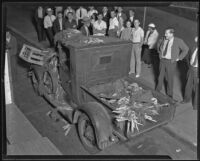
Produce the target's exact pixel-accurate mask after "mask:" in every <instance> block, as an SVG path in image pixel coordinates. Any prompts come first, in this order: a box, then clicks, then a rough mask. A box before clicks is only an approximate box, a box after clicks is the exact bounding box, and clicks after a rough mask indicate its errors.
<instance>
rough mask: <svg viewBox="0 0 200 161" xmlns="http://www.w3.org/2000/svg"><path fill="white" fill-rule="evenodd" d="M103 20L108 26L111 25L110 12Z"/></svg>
mask: <svg viewBox="0 0 200 161" xmlns="http://www.w3.org/2000/svg"><path fill="white" fill-rule="evenodd" d="M102 14H103V13H102ZM102 20H104V21H105V22H106V24H109V20H110V14H109V12H107V13H106V15H105V16H104V15H103V19H102Z"/></svg>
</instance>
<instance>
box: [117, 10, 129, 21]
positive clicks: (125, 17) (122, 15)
mask: <svg viewBox="0 0 200 161" xmlns="http://www.w3.org/2000/svg"><path fill="white" fill-rule="evenodd" d="M118 14H119V13H118ZM118 17H119V16H118V15H117V19H118V20H119V18H118ZM120 17H122V19H123V20H124V22H125V21H126V20H127V16H126V14H125V13H124V12H122V13H121V16H120Z"/></svg>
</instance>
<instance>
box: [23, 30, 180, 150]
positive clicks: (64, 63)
mask: <svg viewBox="0 0 200 161" xmlns="http://www.w3.org/2000/svg"><path fill="white" fill-rule="evenodd" d="M54 41H55V46H56V48H55V49H51V48H49V49H47V50H39V49H37V48H34V47H31V46H28V45H26V44H24V46H23V48H22V50H21V53H20V57H21V58H22V59H23V60H25V61H27V62H29V63H30V64H31V68H30V71H29V75H30V78H31V80H32V84H33V88H34V90H35V91H36V92H37V93H38V95H40V96H42V97H44V98H45V99H46V100H47V101H48V102H49V103H51V104H52V107H53V108H52V109H53V110H54V111H56V112H57V113H59V114H60V115H62V116H63V117H64V118H65V119H66V120H67V122H68V123H69V124H76V125H77V126H76V127H77V131H78V134H79V137H80V140H81V142H82V144H83V146H84V147H85V149H86V150H88V151H89V152H90V153H97V152H99V151H101V150H104V149H105V148H107V147H108V146H111V145H112V144H114V143H117V142H119V141H125V140H128V139H131V138H133V139H134V137H135V136H138V135H140V134H142V133H144V132H147V131H149V130H152V129H154V128H156V127H159V126H162V125H165V124H167V123H168V122H169V121H171V120H172V119H173V117H174V113H175V108H176V105H175V104H174V102H173V100H172V99H171V98H169V97H168V96H166V95H163V94H161V93H159V92H157V91H155V90H153V89H152V88H151V87H149V86H148V85H147V84H146V83H145V81H144V80H143V79H142V78H135V77H130V76H129V75H128V72H129V66H130V58H131V49H132V43H131V42H130V41H124V40H121V39H117V38H112V37H103V36H90V37H86V36H83V35H82V34H81V33H80V32H79V31H78V30H64V31H61V32H59V33H57V34H56V35H55V37H54Z"/></svg>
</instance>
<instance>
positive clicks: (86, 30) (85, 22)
mask: <svg viewBox="0 0 200 161" xmlns="http://www.w3.org/2000/svg"><path fill="white" fill-rule="evenodd" d="M82 22H83V26H82V27H81V29H80V31H81V33H82V34H83V35H85V36H90V31H89V26H90V18H89V17H83V21H82Z"/></svg>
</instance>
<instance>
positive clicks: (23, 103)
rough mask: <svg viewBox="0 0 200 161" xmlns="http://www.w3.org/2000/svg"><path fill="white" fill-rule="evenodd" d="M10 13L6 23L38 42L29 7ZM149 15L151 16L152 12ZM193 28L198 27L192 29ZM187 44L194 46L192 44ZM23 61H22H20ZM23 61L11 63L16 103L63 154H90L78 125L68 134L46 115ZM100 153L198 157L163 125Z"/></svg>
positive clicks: (146, 74) (45, 105) (147, 72)
mask: <svg viewBox="0 0 200 161" xmlns="http://www.w3.org/2000/svg"><path fill="white" fill-rule="evenodd" d="M154 12H156V11H154ZM16 13H17V14H18V17H19V19H18V21H16V20H15V19H16V17H15V16H14V15H15V14H16ZM139 13H142V10H141V11H140V10H138V14H139ZM7 16H8V20H7V21H8V22H7V23H8V24H9V25H11V26H13V27H16V28H17V29H18V30H19V31H21V32H23V33H24V34H25V35H26V36H28V37H30V38H32V39H33V40H34V41H37V35H36V32H35V29H34V27H33V26H32V24H31V22H30V10H29V9H28V8H24V9H23V10H21V8H20V7H15V8H13V7H12V8H9V9H8V15H7ZM148 16H152V15H151V14H149V15H148ZM138 17H139V16H138ZM154 18H155V17H154ZM157 18H158V17H157ZM148 21H149V20H148ZM175 21H176V20H175ZM22 24H23V25H22ZM19 26H21V27H22V28H21V27H19ZM23 26H24V27H23ZM192 26H193V25H192ZM194 28H195V27H194ZM192 30H195V29H193V28H192ZM177 33H179V31H177ZM183 33H184V36H186V37H187V35H186V33H185V32H184V31H183ZM193 37H194V35H188V39H187V42H191V40H192V39H193ZM188 44H190V45H191V43H188ZM43 45H44V46H46V47H47V46H48V42H43ZM20 62H21V61H20V60H19V63H20ZM22 64H23V63H22V62H21V63H20V65H19V66H17V67H13V66H12V68H13V69H14V68H17V70H18V75H17V80H16V81H14V82H13V86H14V96H15V97H16V105H17V106H18V107H19V109H20V110H21V111H22V113H23V114H24V115H25V116H26V117H27V119H28V120H29V121H30V122H31V123H32V125H33V126H34V127H35V128H36V129H37V130H38V132H39V133H40V134H41V135H42V136H43V137H47V138H48V139H49V140H50V141H51V142H52V143H53V144H54V145H55V146H56V147H57V148H58V149H59V151H60V152H61V153H62V154H63V155H88V154H89V153H88V152H87V151H86V150H85V149H84V148H83V146H82V144H81V142H80V140H79V137H78V134H77V131H76V127H75V126H74V127H73V128H72V129H71V131H70V132H69V134H68V135H67V136H65V135H64V130H63V126H64V123H63V122H62V121H58V122H56V121H54V120H52V119H50V118H49V117H48V116H47V115H46V114H47V112H48V111H49V110H50V109H51V108H52V106H51V105H49V104H48V103H47V102H46V101H45V100H44V99H43V98H41V97H39V96H37V94H36V93H35V92H34V91H33V88H32V85H31V81H30V80H29V79H28V77H27V74H26V73H27V68H28V65H27V64H25V65H22ZM142 70H143V73H144V75H142V77H143V78H148V79H147V80H151V81H150V82H149V83H150V84H152V87H154V85H155V84H154V76H152V71H151V70H149V69H148V68H147V67H145V66H143V69H142ZM176 82H178V81H176ZM177 86H178V89H177V88H175V90H180V89H181V84H180V83H179V82H178V83H177ZM175 97H176V99H177V100H181V99H182V96H181V94H180V92H179V93H178V92H176V95H175ZM189 108H192V107H191V105H189ZM179 109H180V107H179ZM187 110H188V106H186V107H184V108H182V109H181V110H179V111H178V113H177V114H176V115H180V114H181V113H184V111H187ZM195 114H196V113H194V114H191V118H192V117H193V115H195ZM193 118H195V117H193ZM185 122H187V121H185ZM195 125H196V123H194V126H195ZM191 135H192V136H193V135H196V134H194V133H192V134H191ZM98 155H169V156H170V157H171V158H172V159H196V151H195V149H194V148H192V147H191V146H188V144H185V143H184V142H182V141H181V140H179V139H177V138H176V137H175V136H173V135H172V134H170V133H168V132H167V131H166V130H165V129H164V128H157V129H155V130H153V131H150V132H148V133H145V134H143V135H140V136H138V137H137V138H133V139H132V140H129V141H128V142H124V143H117V144H114V145H113V146H111V147H109V148H107V149H105V150H104V151H102V152H100V153H98Z"/></svg>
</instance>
